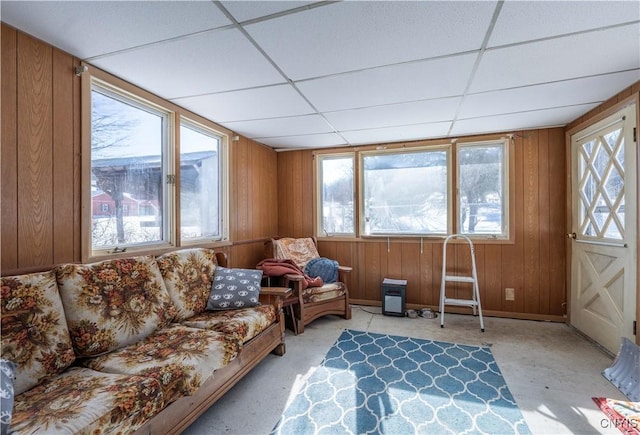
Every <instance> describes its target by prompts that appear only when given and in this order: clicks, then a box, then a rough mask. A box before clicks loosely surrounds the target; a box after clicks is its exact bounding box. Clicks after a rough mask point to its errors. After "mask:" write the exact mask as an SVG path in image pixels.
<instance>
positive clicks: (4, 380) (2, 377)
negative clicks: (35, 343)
mask: <svg viewBox="0 0 640 435" xmlns="http://www.w3.org/2000/svg"><path fill="white" fill-rule="evenodd" d="M15 371H16V365H15V364H14V363H12V362H11V361H7V360H6V359H0V433H1V434H2V435H4V434H7V433H9V426H11V414H12V412H13V396H14V392H13V382H14V378H15Z"/></svg>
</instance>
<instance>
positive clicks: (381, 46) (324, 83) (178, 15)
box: [0, 0, 640, 150]
mask: <svg viewBox="0 0 640 435" xmlns="http://www.w3.org/2000/svg"><path fill="white" fill-rule="evenodd" d="M0 7H1V9H0V18H1V19H2V21H3V22H5V23H7V24H9V25H11V26H13V27H15V28H17V29H20V30H22V31H24V32H26V33H28V34H31V35H33V36H35V37H37V38H39V39H42V40H44V41H46V42H48V43H50V44H52V45H54V46H56V47H58V48H60V49H62V50H64V51H66V52H68V53H70V54H72V55H74V56H76V57H78V58H80V59H82V60H84V61H86V62H87V63H89V64H91V65H95V66H96V67H99V68H101V69H103V70H105V71H108V72H110V73H112V74H114V75H116V76H119V77H121V78H123V79H125V80H127V81H129V82H131V83H134V84H136V85H138V86H140V87H142V88H144V89H146V90H148V91H151V92H153V93H155V94H157V95H159V96H161V97H163V98H165V99H168V100H170V101H172V102H174V103H176V104H178V105H180V106H182V107H185V108H187V109H189V110H191V111H193V112H195V113H197V114H199V115H202V116H204V117H206V118H208V119H211V120H213V121H215V122H216V123H218V124H220V125H222V126H224V127H227V128H229V129H231V130H233V131H234V132H237V133H239V134H242V135H243V136H246V137H249V138H251V139H254V140H256V141H258V142H261V143H264V144H266V145H269V146H271V147H273V148H275V149H282V150H284V149H291V148H294V149H301V148H323V147H335V146H343V145H362V144H376V143H387V142H396V141H408V140H419V139H426V138H446V137H458V136H462V135H468V134H479V133H489V132H503V131H509V130H519V129H532V128H543V127H551V126H562V125H565V124H567V123H568V122H570V121H572V120H574V119H576V118H577V117H579V116H581V115H582V114H584V113H586V112H587V111H589V110H591V109H592V108H594V107H596V106H597V105H599V104H600V103H601V102H603V101H605V100H607V99H608V98H610V97H611V96H612V95H615V94H616V93H617V92H619V91H621V90H623V89H624V88H626V87H628V86H629V85H631V84H632V83H634V82H636V81H638V80H640V1H638V0H631V1H512V0H506V1H498V2H495V1H406V2H401V1H342V2H309V1H220V2H211V1H158V2H156V1H140V2H127V1H2V3H1V6H0Z"/></svg>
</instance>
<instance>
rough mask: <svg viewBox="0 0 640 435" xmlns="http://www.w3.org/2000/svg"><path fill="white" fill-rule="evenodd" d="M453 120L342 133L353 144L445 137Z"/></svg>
mask: <svg viewBox="0 0 640 435" xmlns="http://www.w3.org/2000/svg"><path fill="white" fill-rule="evenodd" d="M450 125H451V122H435V123H433V124H416V125H404V126H402V127H387V128H372V129H368V130H354V131H343V132H341V133H340V134H342V136H344V138H345V139H347V140H348V141H349V143H350V144H351V145H363V144H375V143H389V142H402V141H409V140H422V139H429V138H436V137H445V136H446V135H447V132H448V131H449V126H450Z"/></svg>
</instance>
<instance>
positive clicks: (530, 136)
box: [522, 130, 540, 313]
mask: <svg viewBox="0 0 640 435" xmlns="http://www.w3.org/2000/svg"><path fill="white" fill-rule="evenodd" d="M538 136H539V132H538V131H537V130H534V131H530V132H527V135H526V137H525V140H524V182H525V186H524V195H525V196H524V204H523V207H524V234H525V237H524V256H525V257H524V261H525V264H524V274H525V276H524V300H523V301H522V302H523V304H522V306H523V311H524V312H529V313H536V312H538V305H539V304H538V302H539V301H538V290H539V287H540V283H539V277H540V240H539V237H540V233H539V218H540V216H539V214H538V206H539V202H540V200H539V193H540V192H539V191H538V179H539V174H538V169H539V168H538V165H539V163H538V157H539V156H538Z"/></svg>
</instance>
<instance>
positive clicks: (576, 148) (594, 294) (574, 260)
mask: <svg viewBox="0 0 640 435" xmlns="http://www.w3.org/2000/svg"><path fill="white" fill-rule="evenodd" d="M635 111H636V107H635V105H632V106H628V107H626V108H625V109H622V110H621V111H620V112H618V113H616V114H615V115H612V116H610V117H608V118H606V119H604V120H602V121H600V122H598V123H597V124H594V125H593V126H590V127H588V128H587V129H585V130H582V131H580V132H579V133H576V134H574V135H573V136H572V137H571V185H572V202H573V204H572V230H571V231H572V233H571V234H570V237H572V238H573V241H572V249H571V308H570V309H571V311H570V316H571V324H572V325H574V326H575V327H576V328H578V329H579V330H580V331H582V332H584V333H585V334H587V335H588V336H589V337H591V338H593V339H594V340H595V341H597V342H598V343H600V344H601V345H602V346H604V347H605V348H607V349H608V350H609V351H611V352H612V353H614V354H615V353H617V351H618V349H619V348H620V343H621V338H622V337H627V338H629V339H630V340H631V341H632V342H635V336H634V335H633V334H634V331H633V328H634V323H633V322H634V320H635V319H636V265H637V260H636V255H637V247H636V228H637V221H636V219H637V204H636V202H637V201H636V199H637V196H636V190H637V188H638V182H637V168H636V152H637V149H636V148H637V144H636V143H635V142H634V137H633V135H634V128H635V127H636V112H635Z"/></svg>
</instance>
